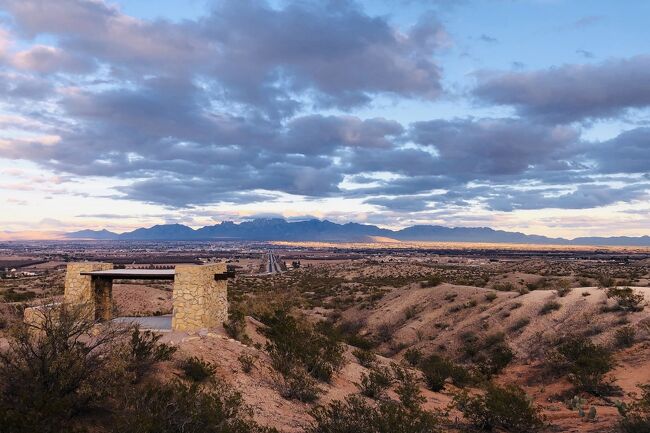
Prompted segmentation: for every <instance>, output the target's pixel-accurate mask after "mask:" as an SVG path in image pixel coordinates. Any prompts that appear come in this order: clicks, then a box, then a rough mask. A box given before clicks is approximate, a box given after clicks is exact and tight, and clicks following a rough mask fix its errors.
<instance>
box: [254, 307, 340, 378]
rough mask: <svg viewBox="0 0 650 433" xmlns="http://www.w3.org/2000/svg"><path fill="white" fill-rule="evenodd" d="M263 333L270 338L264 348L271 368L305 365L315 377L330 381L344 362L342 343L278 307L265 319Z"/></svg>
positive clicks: (308, 371) (283, 368) (283, 369)
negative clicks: (271, 365) (267, 353)
mask: <svg viewBox="0 0 650 433" xmlns="http://www.w3.org/2000/svg"><path fill="white" fill-rule="evenodd" d="M266 322H267V325H268V328H266V329H265V330H264V334H265V335H266V337H267V338H268V339H269V343H268V344H267V347H266V350H267V351H268V352H269V355H271V359H272V360H273V367H274V368H275V369H276V370H278V371H279V372H282V373H284V372H289V371H292V370H294V369H296V368H304V369H305V371H306V372H307V373H308V374H309V375H310V376H312V377H313V378H315V379H318V380H322V381H326V382H328V381H330V380H331V378H332V375H333V374H334V373H335V372H336V371H338V370H339V369H340V368H341V366H342V365H343V346H342V345H341V343H339V342H338V341H337V340H335V339H333V338H332V337H330V336H328V335H325V334H322V333H320V332H318V331H317V330H316V329H315V328H314V327H313V326H311V325H309V324H307V323H303V322H300V321H298V320H297V319H295V318H294V317H292V316H291V315H289V314H288V313H287V312H286V311H283V310H278V311H276V312H275V314H274V315H273V316H271V317H268V318H267V320H266Z"/></svg>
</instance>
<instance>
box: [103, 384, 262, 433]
mask: <svg viewBox="0 0 650 433" xmlns="http://www.w3.org/2000/svg"><path fill="white" fill-rule="evenodd" d="M120 409H121V411H120V412H121V413H120V415H119V416H118V419H117V422H116V425H115V429H114V431H118V432H121V433H153V432H156V433H177V432H184V433H249V432H250V433H263V432H264V433H271V432H273V431H275V430H273V429H267V428H263V427H260V426H258V425H257V424H256V423H255V422H254V421H252V419H251V411H250V410H249V409H248V408H247V407H246V406H245V405H244V404H243V401H242V398H241V396H240V395H239V394H238V393H236V392H234V391H232V390H231V389H230V388H229V387H227V386H226V385H225V384H223V383H220V382H217V383H216V384H214V385H211V386H210V387H204V386H201V385H199V384H196V383H192V384H185V383H182V382H180V381H175V382H171V383H158V382H153V383H148V384H145V385H144V386H143V387H141V388H138V389H132V390H131V391H130V392H129V393H128V394H127V396H126V397H125V398H124V399H123V401H122V402H121V407H120Z"/></svg>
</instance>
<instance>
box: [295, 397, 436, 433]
mask: <svg viewBox="0 0 650 433" xmlns="http://www.w3.org/2000/svg"><path fill="white" fill-rule="evenodd" d="M312 416H313V418H314V423H313V425H312V426H311V427H310V428H309V429H308V430H307V431H308V432H309V433H350V432H355V433H413V432H422V433H424V432H427V433H435V432H438V431H441V429H440V424H441V423H440V421H439V418H438V417H437V416H436V415H435V414H433V413H431V412H427V411H423V410H421V409H420V408H419V407H417V408H415V409H412V408H409V407H407V406H405V405H404V404H401V403H399V402H394V401H379V402H377V403H376V404H374V405H373V404H369V403H367V402H365V401H364V400H363V399H361V398H360V397H357V396H351V397H348V398H347V399H345V400H344V401H335V402H332V403H330V404H329V405H327V406H320V407H317V408H316V409H314V410H313V411H312Z"/></svg>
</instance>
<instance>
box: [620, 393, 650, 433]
mask: <svg viewBox="0 0 650 433" xmlns="http://www.w3.org/2000/svg"><path fill="white" fill-rule="evenodd" d="M618 409H619V412H620V413H621V415H622V419H621V421H620V422H619V423H618V427H619V429H620V430H621V432H623V433H647V432H649V431H650V384H646V385H641V398H639V399H638V400H637V401H635V402H634V403H632V404H621V405H619V407H618Z"/></svg>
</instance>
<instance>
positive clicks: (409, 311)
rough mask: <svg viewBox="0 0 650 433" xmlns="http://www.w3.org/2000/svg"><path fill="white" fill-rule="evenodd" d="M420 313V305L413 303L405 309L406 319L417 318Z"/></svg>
mask: <svg viewBox="0 0 650 433" xmlns="http://www.w3.org/2000/svg"><path fill="white" fill-rule="evenodd" d="M417 314H418V307H417V306H416V305H411V306H409V307H407V308H406V309H405V310H404V320H407V321H408V320H411V319H413V318H415V316H417Z"/></svg>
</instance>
